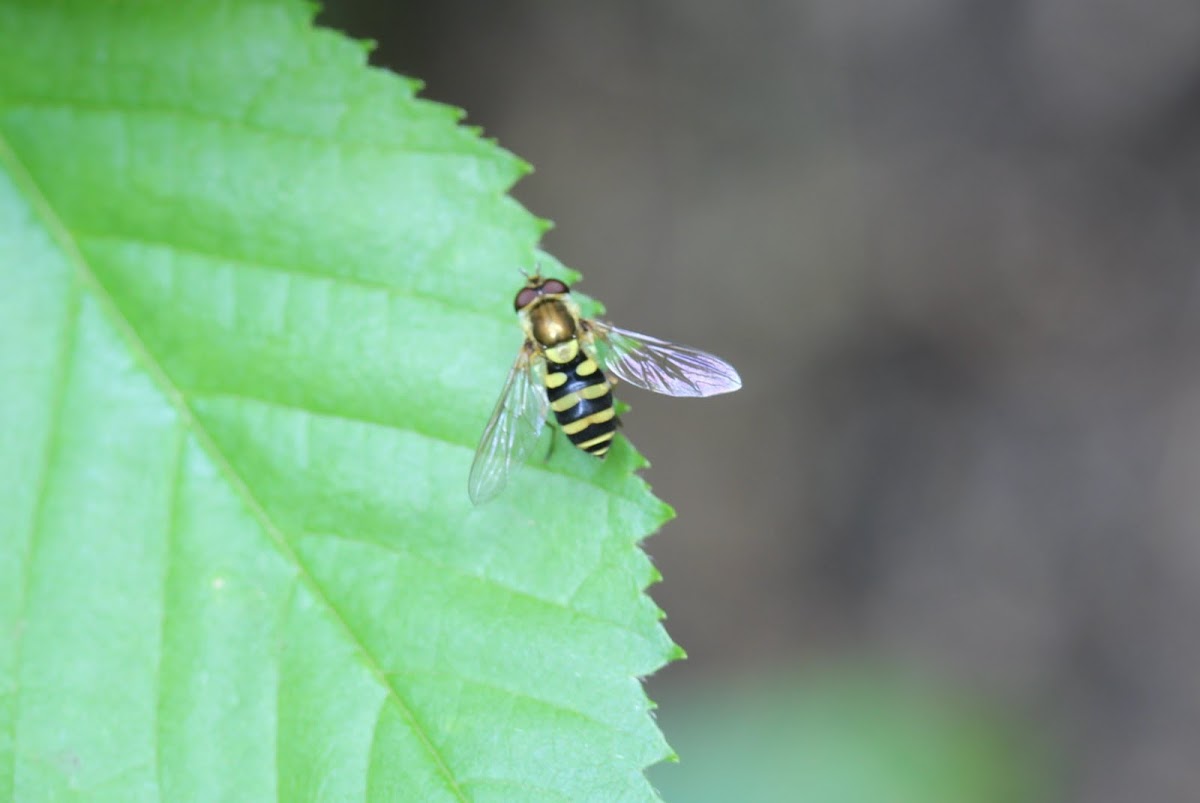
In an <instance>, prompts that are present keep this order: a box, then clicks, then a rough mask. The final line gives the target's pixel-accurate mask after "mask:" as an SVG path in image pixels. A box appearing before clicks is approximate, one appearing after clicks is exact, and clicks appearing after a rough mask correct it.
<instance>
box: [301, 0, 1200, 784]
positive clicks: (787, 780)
mask: <svg viewBox="0 0 1200 803" xmlns="http://www.w3.org/2000/svg"><path fill="white" fill-rule="evenodd" d="M320 20H321V21H322V22H324V23H325V24H327V25H330V26H332V27H336V28H339V29H341V30H344V31H347V32H349V33H351V34H352V35H355V36H358V37H364V38H371V39H375V40H377V41H378V42H379V49H378V51H377V52H376V53H375V55H374V57H373V60H374V62H375V63H377V64H380V65H386V66H389V67H391V68H393V69H396V70H398V71H400V72H404V73H407V74H411V75H414V76H417V77H420V78H422V79H423V80H425V81H426V82H427V90H426V93H425V95H426V96H427V97H429V98H432V99H435V100H440V101H443V102H446V103H449V104H452V105H455V106H459V107H462V108H465V109H467V110H468V111H469V117H468V122H469V123H473V124H476V125H481V126H483V127H484V129H485V131H486V133H487V135H489V136H493V137H497V138H498V139H499V141H500V143H501V144H502V145H504V146H505V147H507V148H509V149H510V150H512V151H514V152H515V153H517V154H519V155H520V156H522V157H523V158H525V159H527V160H528V161H530V162H532V163H533V164H534V165H535V166H536V168H537V173H535V174H534V175H533V176H531V177H530V178H528V179H526V180H525V181H523V182H522V183H521V184H520V185H518V187H517V188H516V190H515V194H516V195H517V197H518V198H520V199H521V200H522V201H523V202H524V203H525V204H526V205H527V206H528V207H529V208H530V209H531V210H533V211H534V212H535V213H538V214H540V215H543V216H546V217H551V218H553V219H554V220H555V221H556V223H557V228H556V229H555V230H554V231H553V232H551V233H550V235H549V236H548V238H547V240H546V244H545V247H546V248H547V250H549V251H551V252H552V253H554V254H555V255H556V256H557V257H559V258H560V259H562V260H563V261H564V262H565V263H566V264H568V265H571V266H573V267H576V268H578V269H580V270H582V271H583V272H584V274H585V278H586V281H585V283H584V284H583V286H582V287H581V288H580V289H582V290H584V291H585V292H587V293H589V294H591V295H593V296H595V297H597V298H600V299H602V300H603V301H604V302H605V303H606V304H607V305H608V308H609V312H610V315H611V317H612V318H613V319H614V320H615V321H617V322H618V323H619V324H620V325H622V326H627V327H629V328H632V329H635V330H640V331H645V332H647V333H650V334H655V335H659V336H662V337H666V338H669V339H672V340H678V341H680V342H684V343H689V344H693V345H697V346H700V347H702V348H706V349H710V350H712V351H715V352H717V353H719V354H721V355H722V356H725V357H726V358H728V359H730V361H732V362H733V363H734V364H735V365H736V366H737V367H738V368H739V369H740V371H741V373H742V376H743V379H744V381H745V388H744V389H743V390H742V391H741V392H740V393H738V394H735V395H733V396H729V397H722V398H719V399H712V400H708V401H705V402H689V401H677V400H672V399H665V398H655V397H651V396H650V395H649V394H640V393H636V392H629V391H628V390H626V392H625V393H624V398H625V399H626V400H627V401H629V402H631V403H632V404H633V406H634V410H633V413H632V414H631V415H629V416H628V417H627V420H626V430H625V432H626V434H627V435H628V436H629V437H630V438H631V439H632V440H633V441H634V442H635V443H636V444H637V446H638V447H639V448H640V449H641V450H642V451H643V452H644V453H645V454H646V455H648V456H649V457H650V459H651V460H652V462H653V464H654V466H653V468H652V469H650V470H649V471H648V472H647V473H646V476H647V479H648V480H649V481H650V482H651V483H652V484H653V486H654V489H655V491H656V492H657V493H658V494H659V495H660V496H661V497H663V498H664V499H666V500H667V501H669V502H671V503H672V504H674V505H675V506H676V507H677V508H678V510H679V518H678V520H677V521H675V522H673V523H672V524H670V525H668V526H667V527H666V528H665V530H664V531H663V532H662V533H661V534H660V535H658V536H657V537H655V538H654V539H652V540H651V541H649V542H648V543H647V549H648V551H649V552H650V553H651V554H652V555H653V557H654V560H655V561H656V562H657V564H658V566H659V567H660V568H661V570H662V572H663V574H664V576H665V578H666V579H665V581H664V582H663V583H662V584H660V585H658V586H656V587H655V588H654V589H653V590H652V593H653V595H654V597H655V599H656V600H657V601H658V602H659V604H660V605H661V606H662V607H663V608H664V609H665V610H666V611H667V612H668V613H669V616H670V619H669V622H668V627H669V629H670V631H671V633H672V635H673V636H674V637H675V639H676V640H677V641H678V642H679V643H680V644H682V645H683V646H684V647H685V648H686V649H687V650H688V652H689V654H690V656H691V657H690V660H688V661H687V662H685V663H682V664H676V665H673V666H671V667H669V668H668V669H666V670H664V671H663V672H661V673H660V674H659V675H658V676H656V677H655V678H653V679H651V681H650V693H651V695H652V696H653V697H655V698H656V699H658V700H659V701H660V702H661V703H662V709H661V710H660V721H661V722H662V724H663V727H664V729H665V730H666V732H667V736H668V738H669V739H670V740H671V742H672V744H674V745H675V747H676V748H677V750H679V752H680V753H681V755H682V759H683V761H682V763H681V764H680V765H678V766H668V767H664V768H661V769H657V770H655V773H654V774H653V776H652V777H653V778H654V779H655V782H656V783H657V784H659V786H660V788H661V789H662V790H663V793H664V795H665V796H667V798H668V799H669V800H728V799H731V798H729V797H726V796H724V794H725V793H724V792H722V791H721V787H720V784H721V783H722V779H726V780H728V779H731V778H734V777H736V776H737V774H738V773H739V772H741V773H746V772H751V771H752V773H753V774H754V775H755V776H757V778H758V779H759V781H762V780H763V776H764V775H770V773H772V772H778V773H781V774H780V775H779V778H780V780H779V781H778V782H777V783H775V782H771V783H767V782H763V786H762V788H761V789H759V790H758V791H757V792H751V791H748V787H747V786H745V785H743V786H740V787H734V788H737V789H740V792H741V794H740V796H739V798H738V799H741V800H778V801H791V800H804V801H817V802H818V803H819V802H820V801H846V800H854V801H869V800H878V801H879V803H894V802H895V801H900V800H913V801H916V803H932V801H935V800H936V801H944V802H945V803H978V801H985V800H986V801H997V803H1016V802H1017V801H1018V800H1021V799H1028V800H1062V801H1073V802H1074V801H1078V802H1079V803H1083V802H1084V801H1086V802H1087V803H1128V801H1133V800H1138V801H1156V803H1175V802H1177V801H1178V802H1179V803H1184V802H1185V801H1189V802H1192V803H1194V801H1197V800H1200V534H1198V533H1197V524H1198V523H1200V375H1198V373H1197V358H1198V357H1200V351H1198V349H1197V345H1198V340H1200V314H1198V313H1200V270H1198V268H1200V228H1198V227H1197V225H1196V224H1197V220H1198V217H1200V3H1197V2H1196V0H1040V1H1038V2H1034V1H1032V0H1024V1H1022V0H1011V1H1010V2H991V0H791V2H774V3H764V2H741V3H715V2H710V1H709V0H660V2H651V3H645V2H633V1H632V0H616V1H614V2H606V3H582V2H560V3H552V2H549V1H548V0H545V1H542V2H534V1H533V0H526V1H525V2H520V1H514V0H501V1H499V2H492V3H473V2H465V0H451V2H441V3H388V4H385V3H376V2H366V0H343V1H342V2H329V7H328V8H327V10H326V11H325V12H323V14H322V15H321V17H320ZM848 677H849V678H853V680H850V681H847V680H846V678H848ZM914 689H915V690H918V691H914ZM739 695H743V696H741V697H739ZM764 700H765V701H766V702H763V701H764ZM914 700H915V702H914ZM863 701H876V702H877V703H878V704H877V705H875V704H874V703H871V704H866V703H864V702H863ZM756 706H757V707H756ZM759 709H761V710H762V712H763V716H761V717H759V718H758V719H755V716H756V715H755V714H754V712H755V711H757V710H759ZM823 718H824V719H823ZM764 723H767V724H764ZM830 723H837V724H838V726H840V727H842V729H843V730H844V731H845V732H843V733H840V735H838V734H834V731H837V727H835V726H832V725H830ZM931 723H932V724H931ZM772 729H773V730H772ZM934 732H936V734H937V735H936V737H935V738H933V739H932V741H930V742H929V745H930V746H929V747H928V749H927V752H926V753H924V754H922V756H920V757H915V758H912V760H911V761H909V760H908V759H906V758H905V755H906V754H903V749H905V746H907V747H908V748H911V747H912V745H913V744H915V743H917V742H919V741H920V739H921V738H923V737H922V736H921V734H925V735H926V736H928V735H929V734H930V733H934ZM822 734H831V735H829V736H828V738H823V736H822ZM981 734H982V735H981ZM939 739H941V740H942V741H940V742H939V741H938V740H939ZM789 740H791V741H789ZM838 740H841V741H838ZM971 740H975V741H974V742H972V741H971ZM968 742H970V744H971V746H972V750H974V752H971V751H970V750H969V751H968V755H967V756H966V758H963V757H962V756H958V755H957V754H956V753H955V750H959V748H962V747H963V745H964V744H966V743H968ZM768 744H769V745H773V746H774V748H776V749H777V751H778V753H779V755H778V756H777V757H775V758H777V761H776V760H775V758H772V757H771V756H769V755H767V754H768V753H770V752H771V751H770V749H767V748H766V747H765V745H768ZM831 745H832V746H831ZM975 747H978V749H977V750H975ZM839 750H840V751H841V752H839V753H837V755H836V756H835V755H833V754H834V753H835V752H837V751H839ZM739 751H742V752H739ZM822 751H824V752H822ZM959 752H961V750H959ZM814 755H817V756H823V757H826V758H828V760H827V761H826V760H825V758H820V759H816V758H813V756H814ZM881 755H882V756H883V758H880V756H881ZM695 757H702V758H700V759H699V760H696V759H695ZM750 757H753V759H751V758H750ZM943 759H944V761H943ZM755 760H757V761H759V762H760V763H759V764H753V766H748V765H749V764H752V763H753V761H755ZM772 761H774V764H773V763H772ZM804 761H808V762H809V764H810V765H811V766H810V765H804V763H803V762H804ZM888 761H891V762H892V764H894V765H904V766H906V767H909V769H910V770H911V768H912V766H923V765H921V761H927V762H928V766H927V767H925V770H924V771H926V774H932V775H935V776H936V775H937V774H938V773H939V772H950V771H951V770H954V768H955V767H957V766H958V764H963V765H964V766H968V769H967V770H964V771H969V772H974V773H975V774H976V776H977V777H976V778H975V780H972V781H970V782H967V783H966V785H960V786H953V784H950V785H946V784H942V785H941V786H939V785H938V783H940V781H937V780H936V779H935V781H934V785H933V786H927V787H923V788H926V789H929V790H940V791H928V792H924V793H922V792H902V791H899V787H898V786H896V785H895V784H902V783H904V782H903V781H896V782H895V784H893V785H891V786H888V785H887V784H886V783H885V784H884V786H883V787H882V788H883V789H884V790H885V791H883V792H878V791H875V792H872V791H871V790H870V789H869V788H868V787H867V786H864V785H863V783H861V781H862V776H863V774H864V773H867V772H872V771H876V770H872V769H870V768H871V767H883V769H882V770H878V771H879V772H886V771H888V769H887V767H888V766H891V765H889V764H888V763H887V762H888ZM722 762H725V763H726V765H727V766H724V767H722V766H720V764H721V763H722ZM839 762H840V763H839ZM954 762H957V764H954V767H951V766H949V765H950V764H951V763H954ZM972 762H974V764H972ZM776 764H778V765H780V766H776ZM843 765H844V766H843ZM805 767H807V769H805ZM971 767H973V768H974V769H971ZM798 768H799V769H798ZM893 769H894V767H893ZM955 771H957V770H955ZM821 772H825V773H826V774H827V775H828V777H827V778H824V779H823V780H822V781H821V782H820V783H818V782H816V781H813V780H812V778H813V777H814V776H813V774H814V773H817V774H819V773H821ZM788 773H800V774H799V775H794V776H789V775H788ZM804 773H807V774H804ZM839 773H840V774H839ZM856 779H857V780H856ZM1006 779H1007V780H1006ZM1021 779H1026V780H1028V781H1029V782H1028V783H1027V784H1026V783H1024V781H1023V780H1021ZM1006 782H1011V785H1009V786H1005V785H1004V784H1005V783H1006ZM806 783H808V784H810V786H807V787H806V786H805V784H806ZM855 783H859V786H858V787H855V789H856V790H858V791H853V790H850V787H851V786H853V785H854V784H855ZM822 784H823V785H822ZM972 784H973V785H972ZM906 788H911V789H918V788H922V787H920V786H919V785H918V786H911V787H906ZM956 789H957V790H959V791H953V790H956ZM822 790H824V791H822ZM886 790H890V792H889V791H886ZM946 790H951V791H946ZM964 790H965V791H964ZM856 794H857V795H858V797H855V795H856Z"/></svg>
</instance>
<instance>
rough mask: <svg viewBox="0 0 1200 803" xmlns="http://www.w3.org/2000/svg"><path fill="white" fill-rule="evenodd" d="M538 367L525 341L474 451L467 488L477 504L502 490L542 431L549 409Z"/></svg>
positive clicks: (539, 367)
mask: <svg viewBox="0 0 1200 803" xmlns="http://www.w3.org/2000/svg"><path fill="white" fill-rule="evenodd" d="M542 370H543V368H542V365H541V364H540V363H538V362H536V361H535V360H534V359H533V349H532V348H531V347H530V346H529V345H528V344H526V345H525V346H524V347H523V348H522V349H521V353H520V354H518V355H517V361H516V362H515V363H513V367H512V370H511V371H509V372H508V379H507V380H506V381H505V383H504V389H503V390H501V391H500V399H499V401H497V402H496V409H495V410H493V411H492V417H491V418H490V419H489V420H488V422H487V426H485V427H484V428H483V436H482V437H481V438H480V439H479V448H478V449H476V450H475V462H474V463H472V464H471V478H470V480H469V481H468V484H467V491H468V492H469V493H470V495H471V501H472V502H474V503H475V504H477V505H481V504H483V503H484V502H486V501H488V500H489V499H491V498H492V497H493V496H495V495H496V494H498V493H500V491H501V490H503V489H504V486H505V484H506V483H507V482H508V475H509V474H511V473H512V472H513V471H514V470H515V469H516V468H518V467H520V466H521V465H523V464H524V463H525V458H526V457H528V456H529V451H530V450H531V449H532V448H533V446H534V444H536V443H537V439H538V436H539V435H540V434H541V433H542V427H543V426H544V425H545V424H546V415H547V413H548V412H549V410H550V402H549V401H548V400H547V398H546V391H545V390H544V389H543V388H542V380H541V375H540V373H541V371H542Z"/></svg>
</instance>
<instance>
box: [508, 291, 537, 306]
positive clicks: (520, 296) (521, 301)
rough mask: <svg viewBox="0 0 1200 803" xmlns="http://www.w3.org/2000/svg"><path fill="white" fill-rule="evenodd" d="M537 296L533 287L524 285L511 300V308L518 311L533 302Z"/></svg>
mask: <svg viewBox="0 0 1200 803" xmlns="http://www.w3.org/2000/svg"><path fill="white" fill-rule="evenodd" d="M537 297H538V291H537V290H536V289H535V288H533V287H526V288H525V289H524V290H522V291H521V292H519V293H517V297H516V299H514V300H513V309H515V310H517V311H518V312H520V311H521V310H523V309H525V308H526V307H528V306H529V305H530V304H532V303H533V300H534V299H535V298H537Z"/></svg>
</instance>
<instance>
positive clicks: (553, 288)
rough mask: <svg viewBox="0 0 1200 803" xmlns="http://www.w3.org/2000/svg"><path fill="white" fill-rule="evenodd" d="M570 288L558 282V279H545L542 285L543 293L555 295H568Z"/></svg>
mask: <svg viewBox="0 0 1200 803" xmlns="http://www.w3.org/2000/svg"><path fill="white" fill-rule="evenodd" d="M570 291H571V288H569V287H567V286H566V285H565V284H563V283H562V282H560V281H559V280H558V279H547V280H546V282H545V283H544V284H543V285H542V292H543V293H551V294H554V295H557V294H559V293H569V292H570Z"/></svg>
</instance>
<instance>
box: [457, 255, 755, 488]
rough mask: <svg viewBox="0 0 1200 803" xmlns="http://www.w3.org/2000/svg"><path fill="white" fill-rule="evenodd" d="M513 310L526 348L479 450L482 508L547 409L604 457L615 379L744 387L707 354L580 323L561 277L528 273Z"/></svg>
mask: <svg viewBox="0 0 1200 803" xmlns="http://www.w3.org/2000/svg"><path fill="white" fill-rule="evenodd" d="M513 308H514V309H515V310H516V312H517V316H518V318H520V321H521V329H522V330H523V331H524V332H525V343H524V344H523V345H522V346H521V350H520V352H519V353H518V354H517V361H516V362H515V363H514V364H513V367H512V370H511V371H509V374H508V380H507V381H506V382H505V383H504V389H503V390H501V391H500V400H499V401H498V402H497V403H496V409H495V411H493V412H492V417H491V419H490V420H489V421H488V423H487V426H486V427H484V429H483V437H482V438H480V440H479V448H478V449H477V450H476V451H475V462H474V463H473V464H472V466H471V479H470V483H469V486H468V490H469V491H470V494H471V501H473V502H474V503H475V504H477V505H478V504H481V503H483V502H486V501H487V500H488V499H491V498H492V497H493V496H495V495H496V494H498V493H500V491H501V490H502V489H503V488H504V485H505V483H506V482H507V481H508V475H509V474H510V473H511V472H512V471H513V469H514V468H516V467H518V466H520V465H522V464H523V463H524V462H525V458H526V457H528V456H529V451H530V450H531V449H532V448H533V445H534V444H535V443H536V442H537V439H538V436H539V435H540V434H541V432H542V427H543V426H544V425H545V423H546V417H547V415H548V414H549V412H550V411H551V410H553V411H554V417H555V418H556V419H557V420H558V425H559V427H560V428H561V429H562V431H563V434H565V435H566V436H567V437H568V438H569V439H570V440H571V443H573V444H575V446H577V447H579V448H580V449H582V450H583V451H585V452H587V453H588V454H591V455H595V456H596V457H599V458H603V457H604V455H605V454H606V453H607V452H608V448H609V446H610V445H612V439H613V436H614V435H615V434H616V428H617V421H616V410H615V408H614V407H613V396H612V388H613V385H614V384H616V382H617V380H624V381H625V382H628V383H629V384H631V385H636V386H638V387H639V388H645V389H646V390H652V391H654V392H655V393H665V394H666V395H668V396H713V395H716V394H718V393H729V392H731V391H734V390H737V389H738V388H740V387H741V386H742V380H741V377H739V376H738V373H737V371H735V370H734V369H733V366H732V365H730V364H729V363H727V362H725V361H724V360H721V359H718V358H716V357H714V356H713V355H711V354H706V353H704V352H703V351H697V350H696V349H692V348H688V347H687V346H678V345H675V344H674V343H668V342H666V341H665V340H658V339H656V338H653V337H647V336H646V335H639V334H635V333H633V332H627V331H625V330H623V329H618V328H617V327H615V326H613V325H612V324H609V323H606V322H604V321H594V320H589V319H587V318H584V317H583V316H582V315H581V314H580V311H579V305H578V304H576V303H575V301H574V300H573V299H572V298H571V288H569V287H567V285H566V284H565V283H563V282H561V281H559V280H558V279H545V278H542V277H541V276H540V275H536V274H535V275H533V276H530V277H529V278H528V281H527V282H526V283H525V286H524V287H523V288H521V291H520V292H518V293H517V297H516V298H515V299H514V301H513Z"/></svg>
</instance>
